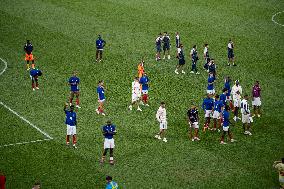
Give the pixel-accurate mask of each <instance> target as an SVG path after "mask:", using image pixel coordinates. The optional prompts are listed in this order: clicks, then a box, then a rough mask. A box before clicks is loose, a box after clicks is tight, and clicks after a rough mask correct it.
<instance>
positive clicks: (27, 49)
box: [24, 43, 34, 54]
mask: <svg viewBox="0 0 284 189" xmlns="http://www.w3.org/2000/svg"><path fill="white" fill-rule="evenodd" d="M33 49H34V48H33V45H32V44H31V43H26V44H25V46H24V50H25V52H26V53H27V54H31V53H32V51H33Z"/></svg>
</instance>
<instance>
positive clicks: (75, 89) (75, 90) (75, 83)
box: [68, 71, 81, 108]
mask: <svg viewBox="0 0 284 189" xmlns="http://www.w3.org/2000/svg"><path fill="white" fill-rule="evenodd" d="M79 83H80V79H79V78H78V77H77V72H76V71H74V72H73V76H72V77H70V78H69V80H68V84H69V85H70V100H69V102H70V106H71V105H72V102H73V98H74V96H75V97H76V108H81V107H80V106H79V103H80V101H79V95H80V92H79Z"/></svg>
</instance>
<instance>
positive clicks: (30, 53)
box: [24, 40, 35, 70]
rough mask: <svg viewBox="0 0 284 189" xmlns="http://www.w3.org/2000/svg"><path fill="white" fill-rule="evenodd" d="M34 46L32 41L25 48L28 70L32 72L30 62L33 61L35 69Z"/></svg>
mask: <svg viewBox="0 0 284 189" xmlns="http://www.w3.org/2000/svg"><path fill="white" fill-rule="evenodd" d="M33 49H34V47H33V44H32V42H31V41H30V40H27V43H26V44H25V46H24V51H25V52H26V57H25V60H26V61H27V70H30V61H32V68H35V62H34V56H33Z"/></svg>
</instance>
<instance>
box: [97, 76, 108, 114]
mask: <svg viewBox="0 0 284 189" xmlns="http://www.w3.org/2000/svg"><path fill="white" fill-rule="evenodd" d="M97 93H98V102H99V106H98V108H97V109H96V112H97V114H102V115H103V116H105V115H106V114H105V112H104V103H105V100H106V97H105V87H104V81H103V80H101V81H99V83H98V87H97Z"/></svg>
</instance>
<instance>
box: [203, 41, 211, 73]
mask: <svg viewBox="0 0 284 189" xmlns="http://www.w3.org/2000/svg"><path fill="white" fill-rule="evenodd" d="M208 48H209V45H208V44H207V43H205V44H204V51H203V57H204V62H205V63H204V66H203V67H204V69H205V70H206V71H207V72H209V70H208V68H209V66H208V64H209V62H210V56H209V50H208Z"/></svg>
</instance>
